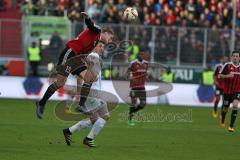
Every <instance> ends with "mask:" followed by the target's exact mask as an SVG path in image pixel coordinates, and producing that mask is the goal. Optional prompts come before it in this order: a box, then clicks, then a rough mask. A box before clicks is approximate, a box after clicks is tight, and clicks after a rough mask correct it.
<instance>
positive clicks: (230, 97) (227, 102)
mask: <svg viewBox="0 0 240 160" xmlns="http://www.w3.org/2000/svg"><path fill="white" fill-rule="evenodd" d="M235 99H236V100H240V93H235V94H224V95H223V104H224V106H227V107H229V106H230V104H231V103H232V102H233V100H235Z"/></svg>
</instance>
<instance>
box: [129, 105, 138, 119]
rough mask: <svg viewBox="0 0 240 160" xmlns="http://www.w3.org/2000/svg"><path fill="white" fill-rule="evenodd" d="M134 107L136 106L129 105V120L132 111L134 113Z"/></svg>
mask: <svg viewBox="0 0 240 160" xmlns="http://www.w3.org/2000/svg"><path fill="white" fill-rule="evenodd" d="M135 109H136V107H134V106H131V107H130V108H129V117H128V119H129V120H132V118H133V113H134V110H135Z"/></svg>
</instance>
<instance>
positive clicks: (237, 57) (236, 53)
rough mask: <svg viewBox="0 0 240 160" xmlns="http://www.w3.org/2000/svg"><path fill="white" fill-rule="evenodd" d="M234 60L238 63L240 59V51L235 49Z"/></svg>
mask: <svg viewBox="0 0 240 160" xmlns="http://www.w3.org/2000/svg"><path fill="white" fill-rule="evenodd" d="M231 58H232V62H233V63H235V64H237V63H239V60H240V52H239V51H233V52H232V57H231Z"/></svg>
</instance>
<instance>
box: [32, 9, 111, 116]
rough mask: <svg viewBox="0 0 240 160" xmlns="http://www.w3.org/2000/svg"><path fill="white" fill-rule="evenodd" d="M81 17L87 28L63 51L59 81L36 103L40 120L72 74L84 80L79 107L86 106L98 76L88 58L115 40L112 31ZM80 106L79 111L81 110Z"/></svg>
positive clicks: (58, 75)
mask: <svg viewBox="0 0 240 160" xmlns="http://www.w3.org/2000/svg"><path fill="white" fill-rule="evenodd" d="M81 15H82V17H83V18H84V19H85V24H86V26H87V28H86V29H84V30H83V31H82V32H81V33H80V34H79V35H78V36H77V37H76V38H75V39H74V40H70V41H69V42H68V43H67V44H66V47H65V49H64V50H63V51H62V53H61V55H60V57H59V61H58V64H57V68H56V70H57V80H56V81H55V82H54V83H53V84H51V85H50V86H49V87H48V89H47V91H46V92H45V94H44V96H43V98H42V99H41V100H40V101H38V102H36V106H37V108H36V114H37V117H38V118H40V119H41V118H42V117H43V113H44V108H45V107H44V106H45V104H46V102H47V100H48V99H49V98H50V97H51V96H52V95H53V94H54V93H55V91H57V90H58V89H59V88H61V87H63V86H64V84H65V82H66V80H67V77H68V75H69V74H70V73H71V74H73V75H77V76H78V78H80V79H83V80H84V84H83V85H82V88H81V91H80V95H81V97H80V101H79V106H84V103H85V101H86V98H87V96H88V94H89V91H90V88H91V84H92V83H93V82H94V81H95V80H96V75H94V74H93V73H92V72H91V71H90V70H88V66H87V60H86V56H87V55H88V54H89V53H90V52H91V51H92V50H93V48H94V47H95V46H96V45H97V43H98V42H99V41H100V42H102V43H104V44H107V43H109V42H111V41H112V39H113V32H112V31H111V30H110V29H102V28H101V27H100V26H98V25H96V24H94V23H93V22H92V21H91V19H90V18H89V17H88V15H87V14H86V13H85V12H82V13H81ZM79 106H78V107H77V110H79Z"/></svg>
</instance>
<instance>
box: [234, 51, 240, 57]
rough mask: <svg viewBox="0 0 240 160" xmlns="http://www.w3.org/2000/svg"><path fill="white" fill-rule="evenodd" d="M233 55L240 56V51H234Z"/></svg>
mask: <svg viewBox="0 0 240 160" xmlns="http://www.w3.org/2000/svg"><path fill="white" fill-rule="evenodd" d="M233 54H238V55H239V56H240V52H239V51H238V50H234V51H232V55H233Z"/></svg>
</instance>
